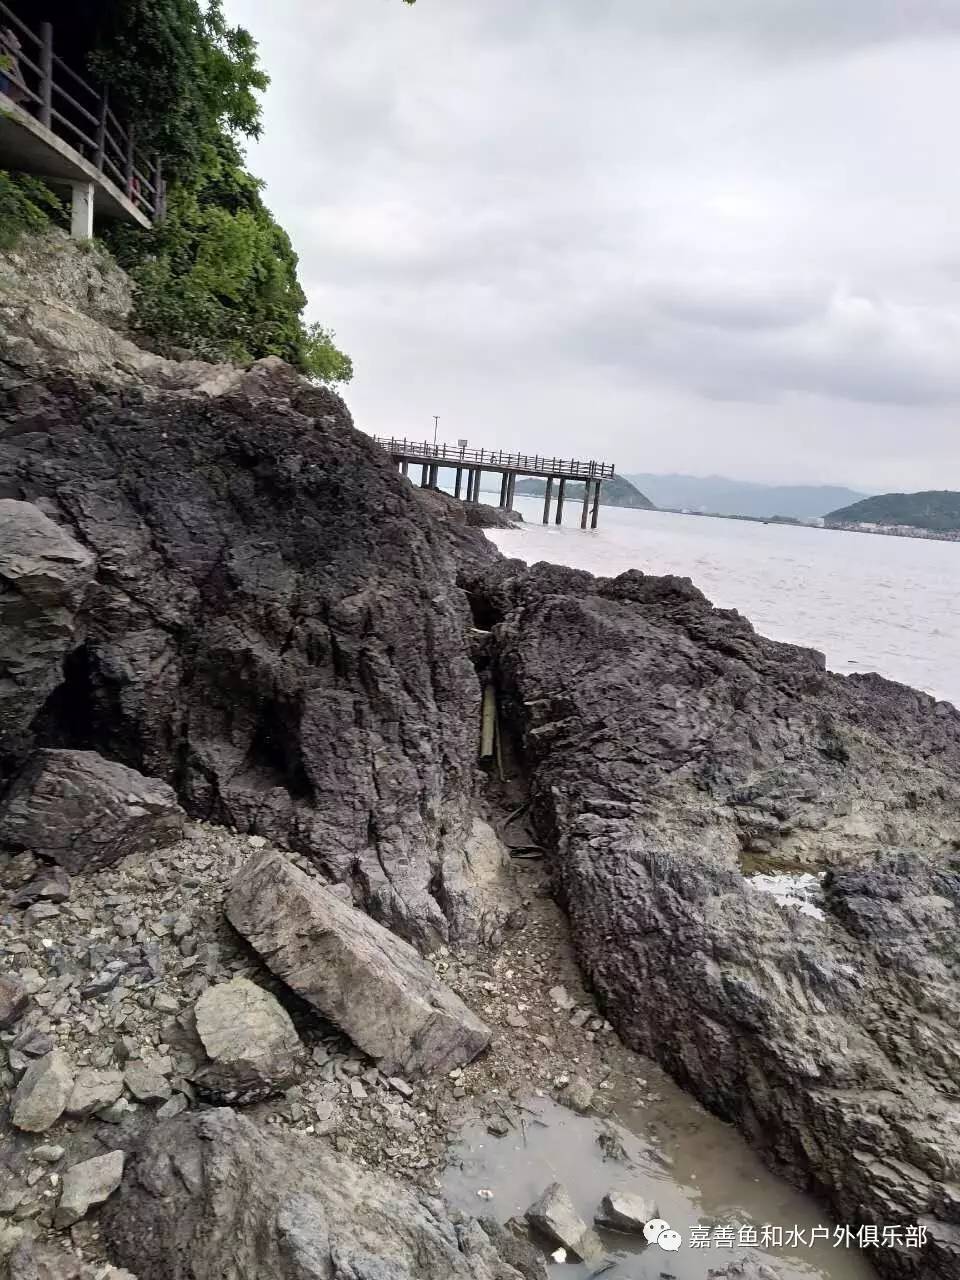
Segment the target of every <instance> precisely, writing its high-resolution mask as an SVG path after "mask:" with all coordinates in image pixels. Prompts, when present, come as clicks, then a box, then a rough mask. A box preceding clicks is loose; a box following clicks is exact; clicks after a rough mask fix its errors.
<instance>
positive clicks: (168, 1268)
mask: <svg viewBox="0 0 960 1280" xmlns="http://www.w3.org/2000/svg"><path fill="white" fill-rule="evenodd" d="M101 1225H102V1228H103V1231H104V1234H105V1236H106V1238H107V1240H108V1242H109V1244H110V1245H111V1247H112V1252H113V1254H114V1255H115V1256H116V1257H117V1258H118V1259H119V1261H120V1262H121V1263H124V1264H125V1265H127V1266H130V1267H136V1269H137V1274H138V1275H139V1276H140V1280H223V1277H224V1276H225V1275H226V1274H229V1275H230V1276H232V1277H234V1280H261V1277H264V1276H270V1277H271V1280H329V1277H330V1276H332V1275H342V1276H344V1277H346V1276H348V1275H349V1276H353V1275H355V1276H357V1277H360V1276H363V1277H365V1278H367V1277H368V1278H369V1280H380V1278H382V1280H386V1278H387V1277H390V1280H519V1276H520V1273H519V1272H518V1271H516V1270H514V1268H512V1267H511V1266H509V1265H508V1264H507V1263H506V1262H505V1261H504V1260H503V1259H502V1258H500V1256H499V1255H498V1254H497V1252H496V1249H495V1247H494V1245H493V1244H492V1243H491V1241H490V1240H489V1238H488V1237H487V1236H486V1235H485V1234H484V1233H483V1232H482V1231H480V1234H479V1235H478V1234H477V1232H478V1230H479V1224H478V1223H475V1222H472V1221H470V1220H468V1221H466V1222H460V1223H456V1222H454V1221H453V1220H451V1219H450V1218H449V1217H448V1216H447V1214H446V1212H445V1210H444V1209H443V1205H442V1202H440V1201H439V1200H437V1199H435V1198H432V1197H430V1196H428V1195H427V1194H426V1193H425V1192H422V1191H420V1192H417V1191H414V1190H410V1189H407V1188H405V1187H402V1186H400V1185H399V1184H397V1183H395V1182H393V1181H392V1180H391V1179H389V1178H385V1177H384V1176H383V1175H382V1174H373V1173H367V1172H366V1171H364V1170H362V1169H361V1168H360V1167H359V1166H357V1165H355V1164H354V1163H353V1162H352V1161H351V1160H349V1159H348V1158H346V1157H345V1156H342V1155H338V1154H337V1153H336V1152H334V1151H333V1150H332V1149H331V1148H329V1147H327V1146H326V1145H325V1144H321V1143H318V1142H317V1141H316V1140H315V1139H312V1138H309V1137H306V1136H304V1135H301V1134H298V1133H293V1132H286V1133H283V1134H280V1133H272V1134H267V1133H265V1132H263V1131H261V1130H259V1129H257V1128H256V1127H255V1126H254V1125H253V1124H252V1123H251V1122H250V1121H249V1120H248V1119H246V1117H244V1116H241V1115H239V1114H237V1113H236V1112H234V1111H230V1110H228V1109H226V1108H221V1109H219V1110H211V1111H206V1112H203V1113H194V1114H192V1115H190V1116H182V1117H180V1118H178V1119H176V1120H170V1121H167V1122H166V1123H164V1124H161V1125H158V1126H157V1127H156V1128H154V1129H153V1130H152V1131H151V1132H150V1133H149V1134H148V1135H147V1136H146V1138H145V1139H144V1141H143V1144H142V1146H141V1147H140V1148H139V1150H138V1151H137V1152H136V1157H135V1161H134V1163H133V1165H132V1167H131V1168H130V1170H129V1171H128V1173H127V1176H126V1177H125V1179H124V1182H123V1186H122V1188H121V1190H120V1192H119V1194H118V1195H117V1196H116V1197H114V1198H113V1199H112V1200H110V1201H109V1202H108V1203H107V1205H106V1206H105V1208H104V1210H103V1211H102V1215H101Z"/></svg>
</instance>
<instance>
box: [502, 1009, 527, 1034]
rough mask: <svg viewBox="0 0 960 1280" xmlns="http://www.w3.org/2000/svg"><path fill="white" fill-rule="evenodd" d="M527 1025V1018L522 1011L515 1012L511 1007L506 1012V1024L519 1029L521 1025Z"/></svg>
mask: <svg viewBox="0 0 960 1280" xmlns="http://www.w3.org/2000/svg"><path fill="white" fill-rule="evenodd" d="M528 1025H529V1024H528V1022H527V1019H526V1018H525V1017H524V1016H523V1014H522V1013H515V1012H514V1010H512V1009H511V1010H510V1012H509V1013H508V1014H507V1026H510V1027H514V1028H515V1029H516V1030H519V1029H520V1028H521V1027H526V1026H528Z"/></svg>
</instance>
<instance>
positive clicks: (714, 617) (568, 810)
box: [466, 563, 960, 1280]
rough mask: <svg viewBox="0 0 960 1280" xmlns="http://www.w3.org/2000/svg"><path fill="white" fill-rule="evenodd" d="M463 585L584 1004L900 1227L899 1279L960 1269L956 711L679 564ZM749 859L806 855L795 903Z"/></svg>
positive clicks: (871, 1216) (835, 1200)
mask: <svg viewBox="0 0 960 1280" xmlns="http://www.w3.org/2000/svg"><path fill="white" fill-rule="evenodd" d="M466 585H467V586H468V588H469V590H470V591H471V593H472V595H473V597H474V599H475V601H476V604H475V607H476V608H477V609H479V610H482V611H484V612H485V614H486V616H489V617H491V618H492V619H494V621H495V625H494V630H493V638H492V643H493V647H494V650H495V653H494V655H493V660H494V662H495V665H496V669H497V674H498V679H499V681H500V684H501V690H502V695H503V701H504V706H505V714H506V715H507V716H508V717H509V718H510V719H511V720H512V721H513V722H514V724H515V725H516V726H517V727H518V728H519V729H520V730H521V732H522V746H523V753H524V759H525V765H526V768H527V770H528V771H529V774H530V783H531V795H532V799H533V805H532V807H533V811H534V812H535V813H536V815H537V819H538V823H539V834H540V836H541V838H542V839H543V840H544V841H546V842H548V843H550V844H551V845H552V846H553V847H554V848H555V849H556V853H555V855H554V856H555V863H554V865H555V868H556V871H557V875H558V879H559V885H558V888H559V889H560V891H561V892H562V894H563V898H564V901H565V902H566V903H567V906H568V909H569V912H570V917H571V922H572V926H573V936H574V940H575V943H576V945H577V948H578V952H579V955H580V959H581V961H582V964H583V967H584V969H585V972H586V976H587V978H588V980H589V982H590V984H591V986H592V987H593V989H594V990H595V991H596V992H597V994H598V996H599V998H600V1000H601V1001H602V1005H603V1008H604V1011H605V1013H606V1014H607V1016H608V1017H609V1018H610V1020H611V1021H612V1022H614V1023H615V1024H616V1025H617V1028H618V1030H619V1031H620V1033H621V1034H622V1035H623V1036H624V1037H625V1039H626V1040H627V1041H628V1042H629V1043H630V1044H631V1045H632V1046H633V1047H634V1048H636V1049H638V1050H639V1051H640V1052H642V1053H645V1054H648V1055H649V1056H651V1057H653V1058H655V1059H657V1060H658V1061H659V1062H660V1063H662V1064H663V1065H664V1066H665V1067H666V1068H667V1069H668V1070H669V1071H671V1072H672V1074H673V1075H674V1076H675V1077H676V1078H677V1079H678V1081H680V1082H681V1083H682V1084H683V1085H685V1086H686V1087H688V1088H690V1089H691V1090H692V1091H693V1092H694V1093H695V1094H696V1095H697V1096H698V1097H699V1098H700V1099H701V1100H702V1101H703V1102H705V1103H706V1104H707V1105H709V1106H710V1107H711V1108H713V1109H714V1110H715V1111H716V1112H718V1113H719V1114H720V1115H722V1116H723V1117H724V1118H726V1119H728V1120H731V1121H735V1122H737V1123H738V1124H739V1125H740V1126H741V1128H743V1129H744V1130H745V1131H746V1132H747V1133H748V1134H749V1135H750V1137H751V1138H752V1139H753V1140H754V1141H755V1142H756V1143H757V1144H758V1145H759V1146H761V1148H762V1149H763V1150H764V1151H765V1152H766V1154H767V1156H768V1158H769V1159H770V1160H771V1162H772V1163H774V1164H776V1165H778V1166H779V1167H781V1168H783V1169H784V1170H785V1172H787V1173H788V1174H789V1175H790V1176H792V1177H793V1178H795V1179H797V1180H802V1181H804V1182H805V1184H806V1185H807V1186H808V1187H809V1188H810V1189H811V1190H813V1191H815V1192H817V1193H818V1194H819V1195H820V1196H821V1197H822V1198H824V1199H826V1200H828V1201H829V1202H830V1203H831V1204H832V1206H833V1209H834V1212H835V1214H836V1217H837V1218H838V1220H839V1221H841V1222H848V1223H851V1224H857V1225H859V1224H861V1223H862V1222H864V1221H867V1222H884V1223H889V1224H891V1225H894V1224H898V1225H903V1226H910V1225H915V1224H916V1223H917V1222H918V1221H919V1222H921V1223H923V1224H924V1225H925V1227H926V1228H927V1231H928V1233H929V1237H930V1243H929V1244H928V1246H927V1250H926V1253H925V1254H924V1256H923V1261H922V1266H923V1275H924V1280H950V1277H953V1276H956V1275H957V1274H960V1206H958V1204H957V1202H956V1198H955V1197H950V1198H945V1197H944V1196H943V1194H942V1190H941V1188H942V1185H943V1178H944V1173H945V1171H950V1172H949V1174H948V1176H949V1177H950V1178H952V1177H954V1172H953V1171H956V1170H958V1169H960V1112H958V1108H957V1104H956V1098H957V1096H958V1095H960V1053H958V1051H957V1043H956V1035H955V1028H956V1027H957V1026H958V1025H960V929H958V927H957V924H958V915H960V861H958V859H957V855H956V853H955V849H956V848H957V847H958V842H960V712H958V711H957V710H955V709H954V708H953V707H951V706H949V705H947V704H945V703H937V702H935V701H934V700H933V699H932V698H929V697H927V696H926V695H924V694H921V693H917V692H916V691H914V690H910V689H906V688H904V687H903V686H900V685H895V684H892V683H890V682H888V681H885V680H882V679H880V678H879V677H877V676H848V677H841V676H836V675H832V674H830V673H828V672H827V671H826V670H825V665H824V661H823V658H822V656H821V655H819V654H816V653H814V652H812V651H809V650H803V649H797V648H793V647H791V646H789V645H783V644H778V643H775V642H773V641H770V640H767V639H764V638H763V637H761V636H758V635H757V634H756V633H755V632H754V631H753V629H752V628H751V627H750V625H749V624H748V623H747V622H746V621H744V620H743V619H742V618H741V617H739V616H738V615H737V614H734V613H730V612H724V611H721V610H715V609H713V608H711V607H710V605H709V603H708V602H707V601H706V600H705V599H704V597H703V596H702V595H701V594H700V593H699V592H698V591H697V590H696V589H695V588H694V587H693V586H692V585H691V584H690V583H689V582H688V581H685V580H678V579H671V578H653V577H645V576H644V575H642V574H639V573H629V574H624V575H622V576H621V577H619V578H616V579H613V580H609V581H607V580H602V579H594V578H591V577H590V576H589V575H588V574H584V573H579V572H575V571H573V570H569V569H563V568H560V567H558V566H538V567H535V568H533V569H529V570H528V569H527V568H525V567H524V566H520V565H518V564H516V563H513V564H503V565H501V566H499V567H497V568H495V569H493V570H489V571H487V572H486V573H484V574H483V575H481V577H480V578H479V579H467V581H466ZM904 846H912V851H906V849H905V848H904ZM758 850H765V852H763V853H759V852H758ZM758 858H759V859H760V862H761V865H763V866H764V869H766V870H778V869H780V868H782V867H784V866H786V867H788V868H795V867H796V866H797V865H801V866H803V865H807V866H809V867H810V868H811V870H815V871H817V870H822V871H826V875H825V879H824V881H823V890H822V902H821V904H820V906H819V907H816V908H815V909H814V911H813V913H812V914H810V913H807V914H802V913H801V912H800V911H799V910H797V909H794V908H791V907H789V906H781V905H780V904H779V903H778V902H777V901H776V900H775V899H774V898H772V897H771V896H770V895H769V894H766V893H762V892H760V891H758V889H757V888H756V887H754V886H753V885H752V883H751V881H750V880H749V878H747V877H745V875H744V872H743V870H742V868H743V867H744V866H745V867H746V868H747V870H750V869H751V867H753V866H756V860H757V859H758ZM873 1261H874V1262H875V1265H876V1266H877V1268H878V1270H879V1271H880V1272H881V1274H883V1275H884V1276H890V1277H898V1278H899V1277H904V1278H909V1280H913V1278H914V1277H915V1276H917V1275H918V1274H919V1272H918V1271H917V1267H918V1266H919V1265H920V1264H919V1263H918V1261H917V1257H916V1250H912V1251H911V1250H909V1249H906V1248H902V1249H901V1248H885V1249H880V1250H877V1251H876V1252H875V1253H874V1255H873Z"/></svg>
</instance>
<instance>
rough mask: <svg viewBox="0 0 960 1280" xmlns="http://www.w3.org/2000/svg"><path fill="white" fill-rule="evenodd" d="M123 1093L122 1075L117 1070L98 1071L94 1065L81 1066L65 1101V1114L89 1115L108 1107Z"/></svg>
mask: <svg viewBox="0 0 960 1280" xmlns="http://www.w3.org/2000/svg"><path fill="white" fill-rule="evenodd" d="M121 1093H123V1076H122V1075H121V1074H120V1072H119V1071H110V1070H105V1071H98V1070H97V1069H96V1068H95V1067H83V1068H82V1069H81V1070H80V1071H78V1072H77V1078H76V1079H75V1080H74V1082H73V1089H72V1090H71V1092H70V1098H69V1100H68V1102H67V1107H66V1110H67V1114H68V1115H71V1116H89V1115H93V1113H94V1111H101V1110H103V1108H104V1107H109V1106H110V1104H111V1103H113V1102H116V1100H117V1099H118V1098H119V1097H120V1095H121Z"/></svg>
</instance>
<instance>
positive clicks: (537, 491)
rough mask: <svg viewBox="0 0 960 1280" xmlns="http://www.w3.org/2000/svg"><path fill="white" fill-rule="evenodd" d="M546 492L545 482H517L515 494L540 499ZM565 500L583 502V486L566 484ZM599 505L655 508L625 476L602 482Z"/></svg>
mask: <svg viewBox="0 0 960 1280" xmlns="http://www.w3.org/2000/svg"><path fill="white" fill-rule="evenodd" d="M546 490H547V482H546V480H533V479H530V480H518V481H517V488H516V492H517V493H524V494H526V495H527V496H528V497H534V498H542V497H543V495H544V494H545V493H546ZM553 494H554V497H556V494H557V486H556V485H554V486H553ZM565 500H569V501H570V502H574V501H577V502H582V501H583V485H582V484H579V483H578V482H573V483H570V482H569V481H568V482H567V487H566V490H565ZM600 505H601V506H602V507H637V508H639V509H641V510H643V511H654V510H655V509H656V508H655V507H654V505H653V503H652V502H651V501H650V499H649V498H648V497H647V495H646V494H645V493H641V492H640V490H639V489H638V488H637V487H636V485H633V484H631V483H630V481H629V480H628V479H627V478H626V477H625V476H611V477H610V478H609V479H608V480H604V482H603V484H602V485H601V487H600Z"/></svg>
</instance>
